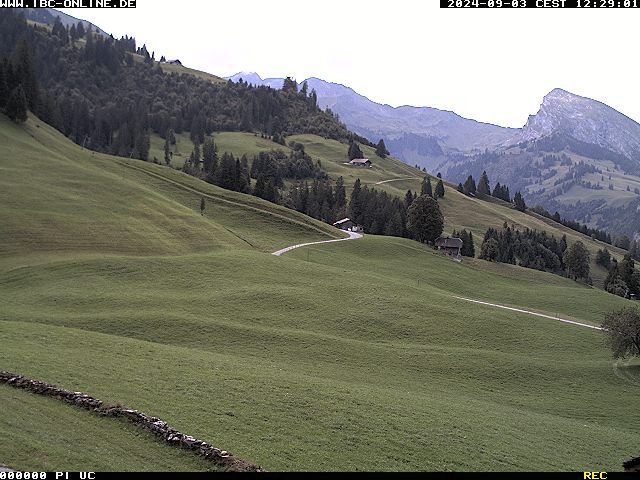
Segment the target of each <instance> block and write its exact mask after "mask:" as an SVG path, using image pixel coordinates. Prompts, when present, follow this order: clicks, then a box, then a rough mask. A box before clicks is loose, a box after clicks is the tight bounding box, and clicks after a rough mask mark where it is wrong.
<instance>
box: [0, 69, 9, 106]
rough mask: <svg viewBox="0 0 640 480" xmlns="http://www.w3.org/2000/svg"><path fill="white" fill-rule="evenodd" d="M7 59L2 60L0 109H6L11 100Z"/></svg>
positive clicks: (0, 70)
mask: <svg viewBox="0 0 640 480" xmlns="http://www.w3.org/2000/svg"><path fill="white" fill-rule="evenodd" d="M5 63H6V62H5V61H4V60H0V111H2V110H4V107H5V106H6V105H7V100H9V84H8V82H7V71H6V69H5Z"/></svg>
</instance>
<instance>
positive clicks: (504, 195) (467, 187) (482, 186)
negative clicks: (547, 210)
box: [458, 171, 527, 212]
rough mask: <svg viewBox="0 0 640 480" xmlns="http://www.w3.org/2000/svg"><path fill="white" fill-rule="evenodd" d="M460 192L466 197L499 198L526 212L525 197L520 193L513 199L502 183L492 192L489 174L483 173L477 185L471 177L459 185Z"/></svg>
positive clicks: (497, 184)
mask: <svg viewBox="0 0 640 480" xmlns="http://www.w3.org/2000/svg"><path fill="white" fill-rule="evenodd" d="M458 191H459V192H460V193H464V194H465V195H469V196H473V197H478V198H481V199H482V198H486V197H494V198H499V199H500V200H503V201H505V202H508V203H513V204H514V206H515V208H516V209H517V210H519V211H521V212H524V211H526V209H527V205H526V203H525V201H524V197H523V196H522V194H521V193H520V192H516V193H515V195H514V196H513V199H511V194H510V193H509V187H507V186H506V185H500V183H496V185H495V187H494V188H493V191H492V190H491V185H490V184H489V176H488V175H487V172H486V171H484V172H482V175H481V176H480V180H479V181H478V184H477V185H476V181H475V180H474V178H473V175H469V176H468V177H467V179H466V180H465V182H464V183H459V184H458Z"/></svg>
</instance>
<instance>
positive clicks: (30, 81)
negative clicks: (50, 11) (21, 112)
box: [13, 17, 66, 112]
mask: <svg viewBox="0 0 640 480" xmlns="http://www.w3.org/2000/svg"><path fill="white" fill-rule="evenodd" d="M56 18H57V17H56ZM65 32H66V30H65ZM13 71H14V75H15V77H16V83H21V84H22V88H23V90H24V94H25V97H26V99H27V107H28V108H29V109H30V110H31V111H32V112H37V109H38V106H39V104H40V92H39V88H38V81H37V80H36V74H35V69H34V67H33V60H32V58H31V49H30V48H29V45H28V43H27V41H26V40H25V39H24V38H23V39H22V40H20V42H19V43H18V45H17V46H16V49H15V51H14V53H13Z"/></svg>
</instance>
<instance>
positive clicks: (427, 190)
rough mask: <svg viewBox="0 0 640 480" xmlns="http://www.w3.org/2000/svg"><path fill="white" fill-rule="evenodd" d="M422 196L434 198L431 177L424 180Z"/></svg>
mask: <svg viewBox="0 0 640 480" xmlns="http://www.w3.org/2000/svg"><path fill="white" fill-rule="evenodd" d="M420 195H428V196H430V197H433V190H432V188H431V177H429V176H426V177H424V178H423V179H422V188H421V190H420Z"/></svg>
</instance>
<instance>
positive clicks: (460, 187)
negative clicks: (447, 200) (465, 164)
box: [458, 183, 464, 193]
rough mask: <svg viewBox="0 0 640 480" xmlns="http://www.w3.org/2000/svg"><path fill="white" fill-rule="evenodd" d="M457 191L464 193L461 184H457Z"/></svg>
mask: <svg viewBox="0 0 640 480" xmlns="http://www.w3.org/2000/svg"><path fill="white" fill-rule="evenodd" d="M458 191H459V192H460V193H464V187H463V186H462V184H461V183H459V184H458Z"/></svg>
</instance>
